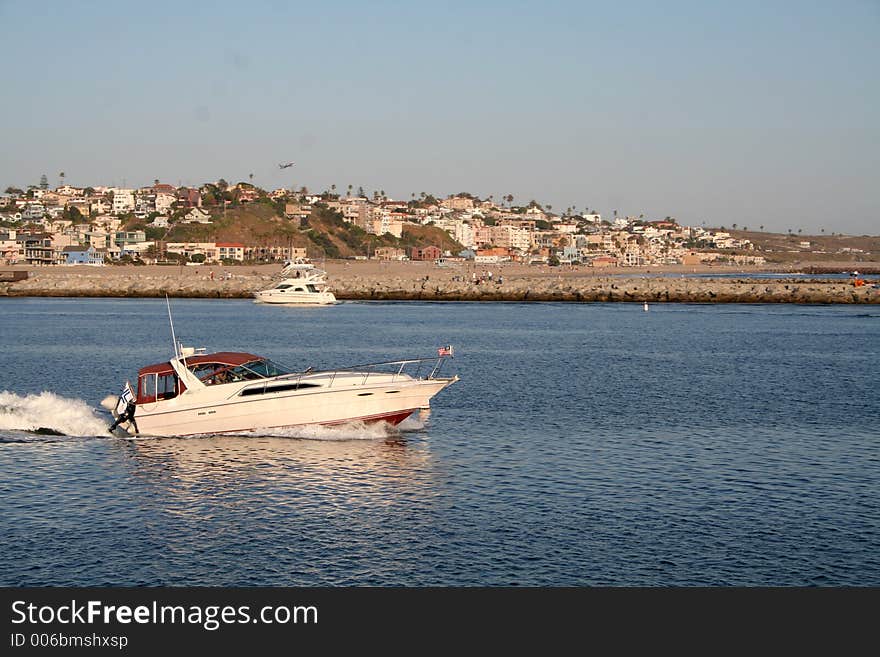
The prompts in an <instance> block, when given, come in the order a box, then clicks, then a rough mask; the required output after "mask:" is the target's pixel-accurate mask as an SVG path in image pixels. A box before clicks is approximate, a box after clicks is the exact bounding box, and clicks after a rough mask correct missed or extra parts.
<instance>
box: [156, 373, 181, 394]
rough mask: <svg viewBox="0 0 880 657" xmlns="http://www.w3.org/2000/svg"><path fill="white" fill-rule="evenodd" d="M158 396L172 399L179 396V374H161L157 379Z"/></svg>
mask: <svg viewBox="0 0 880 657" xmlns="http://www.w3.org/2000/svg"><path fill="white" fill-rule="evenodd" d="M156 397H157V398H159V399H171V398H172V397H177V375H176V374H174V373H172V374H160V375H159V376H158V377H157V379H156Z"/></svg>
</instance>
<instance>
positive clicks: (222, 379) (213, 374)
mask: <svg viewBox="0 0 880 657" xmlns="http://www.w3.org/2000/svg"><path fill="white" fill-rule="evenodd" d="M189 369H190V372H192V373H193V374H195V375H196V376H197V377H199V379H201V381H202V383H204V384H205V385H206V386H211V385H214V384H215V383H231V382H232V381H237V380H239V379H236V378H235V377H234V376H232V375H231V374H230V373H229V366H228V365H225V364H223V363H199V364H198V365H192V366H190V368H189Z"/></svg>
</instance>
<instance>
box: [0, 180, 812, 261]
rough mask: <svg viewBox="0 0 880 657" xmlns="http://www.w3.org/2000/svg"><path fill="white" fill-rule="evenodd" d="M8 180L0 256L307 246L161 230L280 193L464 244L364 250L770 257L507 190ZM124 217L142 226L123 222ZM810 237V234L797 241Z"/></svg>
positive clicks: (0, 202) (661, 223) (227, 254)
mask: <svg viewBox="0 0 880 657" xmlns="http://www.w3.org/2000/svg"><path fill="white" fill-rule="evenodd" d="M11 191H14V190H7V193H5V194H3V195H0V227H2V226H6V227H8V229H4V231H5V232H2V233H0V262H2V263H4V264H18V263H21V264H33V265H53V264H73V263H79V262H87V263H88V264H97V263H98V261H100V262H113V261H116V260H119V259H124V258H126V257H128V258H135V259H143V260H146V261H161V260H163V259H165V258H168V257H174V258H177V259H178V260H191V259H192V258H193V257H195V258H197V259H198V260H199V261H204V262H221V261H223V262H267V261H283V260H286V259H289V258H292V257H300V256H295V255H293V254H294V253H295V252H296V249H294V247H293V246H292V244H287V245H284V244H281V243H278V244H276V243H274V242H273V240H272V239H266V237H265V235H262V236H260V237H259V238H256V236H255V239H254V241H253V242H251V243H249V242H248V241H247V240H242V241H236V242H228V241H227V242H224V241H210V240H207V239H203V240H201V241H189V242H187V241H165V239H164V237H163V236H164V235H168V234H169V233H170V232H171V231H173V230H174V229H175V227H176V226H178V225H185V224H199V225H201V226H210V225H211V224H213V223H215V221H216V220H218V217H221V216H225V211H226V209H227V208H228V207H229V206H230V204H232V205H233V206H239V207H240V206H246V205H248V204H253V203H257V202H267V203H270V204H273V207H275V208H277V210H276V211H277V212H278V216H279V217H280V218H281V219H282V220H286V221H291V222H296V225H297V227H298V228H299V229H301V230H308V229H309V228H308V220H309V217H310V216H312V213H313V212H315V211H316V210H317V209H321V208H323V209H326V210H331V211H333V212H336V213H338V214H337V215H336V216H337V217H339V218H340V219H341V220H342V221H343V222H345V223H348V224H351V225H353V226H357V227H358V228H360V229H361V230H363V231H365V232H366V233H368V234H372V235H377V236H385V237H387V236H391V237H393V238H397V239H402V238H403V236H404V234H405V233H406V231H407V230H411V229H408V228H407V227H408V226H409V227H415V226H434V227H436V228H439V229H441V230H443V231H445V232H446V233H447V234H448V235H449V237H450V238H451V240H454V241H455V242H456V243H457V244H459V245H461V247H462V250H461V251H460V252H459V253H452V252H449V251H446V252H443V251H442V250H441V249H440V248H439V246H436V245H422V246H419V247H407V248H400V247H395V246H387V245H386V246H381V247H377V248H374V249H372V252H371V251H370V249H365V251H366V253H367V255H366V256H364V255H358V257H372V258H377V259H387V260H399V259H413V260H437V259H439V258H448V257H455V256H458V257H463V258H473V259H474V260H476V261H478V262H505V261H514V262H525V263H547V264H579V265H585V266H591V267H641V266H646V265H651V264H676V263H678V264H689V263H695V262H707V261H710V260H715V261H718V259H719V258H721V259H722V260H724V261H727V262H730V263H743V264H745V263H757V264H760V263H761V262H762V261H763V257H762V256H761V255H759V254H757V253H754V247H753V245H752V244H751V243H750V242H749V240H744V239H738V238H737V237H735V236H734V235H733V234H731V233H730V232H729V231H726V230H723V229H722V230H710V229H706V228H704V227H686V226H681V225H679V224H678V223H677V222H676V221H675V220H674V219H672V218H670V217H667V218H665V219H663V220H654V221H651V220H645V219H644V217H643V216H639V217H630V216H627V217H622V216H617V213H616V212H615V214H614V217H613V218H612V219H611V220H610V221H609V220H606V219H603V217H602V215H601V214H599V213H598V212H595V211H594V210H590V209H586V210H584V211H583V212H581V213H577V212H575V211H574V209H573V208H569V209H568V210H567V211H566V212H565V213H563V214H554V213H552V212H551V211H550V208H549V206H547V207H543V206H541V205H540V204H539V203H537V202H536V201H531V202H530V203H529V204H527V205H525V206H522V207H518V206H513V204H512V202H511V198H512V197H510V196H508V197H505V200H506V201H507V203H506V204H505V203H504V202H495V201H494V200H493V199H492V197H490V198H488V199H482V200H481V199H479V198H476V197H474V196H472V195H470V194H456V195H452V196H449V197H447V198H443V199H439V200H438V199H436V198H434V197H433V196H431V195H429V194H425V193H422V194H421V195H419V196H418V197H417V196H416V195H415V194H413V195H412V196H413V198H412V199H411V200H410V201H403V200H395V199H391V198H388V197H387V196H386V195H385V194H384V192H383V193H379V192H374V194H373V195H372V197H369V196H367V195H366V194H364V192H363V190H362V189H360V190H358V191H359V194H358V195H352V190H351V187H349V190H348V193H347V194H344V195H342V194H335V193H332V192H329V191H327V192H323V193H321V194H310V193H308V191H307V190H305V189H304V188H303V189H301V190H299V191H294V190H285V189H275V190H273V191H272V192H271V193H267V192H265V191H263V190H261V189H259V188H258V187H255V186H254V185H252V184H249V183H238V184H237V185H227V184H226V183H225V182H223V181H218V183H216V184H214V183H208V184H205V185H203V186H202V187H200V188H192V187H175V186H173V185H170V184H166V183H160V182H159V181H158V180H156V181H154V183H153V184H152V185H149V186H145V187H141V188H138V189H131V188H125V187H101V186H96V187H85V188H80V187H74V186H72V185H69V184H66V185H62V186H59V187H58V188H56V189H54V190H51V189H48V188H45V189H44V188H37V187H35V186H32V187H31V188H29V189H28V190H27V191H25V192H21V193H17V192H16V193H10V192H11ZM205 199H207V200H205ZM206 203H207V205H206ZM126 226H128V227H130V228H134V229H132V230H126ZM734 227H735V226H734ZM200 230H201V229H200ZM147 233H149V234H150V235H151V237H148V236H147ZM804 245H806V246H804ZM810 246H811V245H810V243H809V242H805V241H802V243H801V245H800V247H801V248H809V247H810ZM303 251H304V250H303ZM304 255H305V253H304V252H303V256H304Z"/></svg>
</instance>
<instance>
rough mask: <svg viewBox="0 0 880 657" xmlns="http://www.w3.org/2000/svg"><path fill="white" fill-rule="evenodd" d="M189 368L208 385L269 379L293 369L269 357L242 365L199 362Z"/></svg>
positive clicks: (289, 372) (288, 372)
mask: <svg viewBox="0 0 880 657" xmlns="http://www.w3.org/2000/svg"><path fill="white" fill-rule="evenodd" d="M189 370H190V371H191V372H192V373H193V374H195V375H196V376H197V377H199V379H201V380H202V382H203V383H205V384H206V385H213V384H215V383H232V382H234V381H251V380H253V379H268V378H271V377H274V376H281V375H282V374H291V373H292V372H293V370H291V369H290V368H288V367H285V366H283V365H279V364H278V363H275V362H273V361H271V360H269V359H268V358H261V359H259V360H252V361H249V362H247V363H243V364H242V365H227V364H225V363H199V364H198V365H191V366H190V367H189Z"/></svg>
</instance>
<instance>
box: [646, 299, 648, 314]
mask: <svg viewBox="0 0 880 657" xmlns="http://www.w3.org/2000/svg"><path fill="white" fill-rule="evenodd" d="M645 312H648V302H647V301H645Z"/></svg>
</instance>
